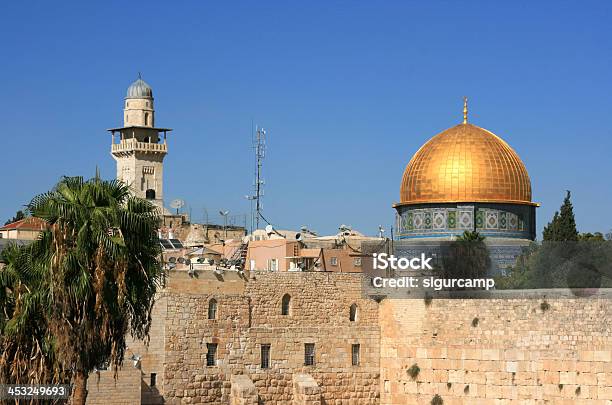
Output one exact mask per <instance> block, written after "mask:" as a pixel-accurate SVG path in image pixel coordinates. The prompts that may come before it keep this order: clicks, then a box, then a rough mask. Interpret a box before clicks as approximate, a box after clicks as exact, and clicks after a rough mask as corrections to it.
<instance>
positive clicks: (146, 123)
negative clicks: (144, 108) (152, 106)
mask: <svg viewBox="0 0 612 405" xmlns="http://www.w3.org/2000/svg"><path fill="white" fill-rule="evenodd" d="M145 125H149V113H145Z"/></svg>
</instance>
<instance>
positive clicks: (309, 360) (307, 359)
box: [304, 343, 315, 366]
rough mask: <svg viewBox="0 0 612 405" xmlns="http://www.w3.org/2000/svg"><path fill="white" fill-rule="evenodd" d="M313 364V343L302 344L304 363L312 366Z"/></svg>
mask: <svg viewBox="0 0 612 405" xmlns="http://www.w3.org/2000/svg"><path fill="white" fill-rule="evenodd" d="M314 364H315V345H314V343H306V344H304V365H305V366H314Z"/></svg>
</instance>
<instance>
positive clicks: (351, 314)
mask: <svg viewBox="0 0 612 405" xmlns="http://www.w3.org/2000/svg"><path fill="white" fill-rule="evenodd" d="M349 321H351V322H357V304H353V305H351V307H350V309H349Z"/></svg>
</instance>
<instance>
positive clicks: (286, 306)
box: [281, 294, 291, 315]
mask: <svg viewBox="0 0 612 405" xmlns="http://www.w3.org/2000/svg"><path fill="white" fill-rule="evenodd" d="M290 312H291V296H290V295H289V294H285V295H283V299H282V302H281V315H289V313H290Z"/></svg>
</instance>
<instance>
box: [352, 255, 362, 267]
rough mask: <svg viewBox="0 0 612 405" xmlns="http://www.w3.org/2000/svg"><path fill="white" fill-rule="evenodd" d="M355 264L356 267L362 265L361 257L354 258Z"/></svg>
mask: <svg viewBox="0 0 612 405" xmlns="http://www.w3.org/2000/svg"><path fill="white" fill-rule="evenodd" d="M353 265H354V266H355V267H361V257H356V258H355V259H353Z"/></svg>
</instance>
